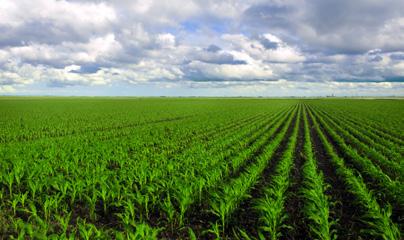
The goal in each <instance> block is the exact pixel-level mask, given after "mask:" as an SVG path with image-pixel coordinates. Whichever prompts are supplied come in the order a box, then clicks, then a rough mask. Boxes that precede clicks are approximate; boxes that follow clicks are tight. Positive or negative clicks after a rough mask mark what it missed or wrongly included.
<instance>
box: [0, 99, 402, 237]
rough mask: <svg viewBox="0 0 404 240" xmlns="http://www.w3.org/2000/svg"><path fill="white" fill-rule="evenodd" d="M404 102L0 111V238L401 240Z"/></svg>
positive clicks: (145, 104)
mask: <svg viewBox="0 0 404 240" xmlns="http://www.w3.org/2000/svg"><path fill="white" fill-rule="evenodd" d="M403 156H404V101H403V100H358V99H263V98H262V99H259V98H256V99H250V98H246V99H242V98H78V97H75V98H63V97H60V98H51V97H32V98H30V97H2V98H0V239H13V238H14V239H17V238H18V239H47V238H48V239H156V238H157V239H238V238H239V239H389V240H390V239H401V238H402V237H403V236H404V234H403V229H404V158H403Z"/></svg>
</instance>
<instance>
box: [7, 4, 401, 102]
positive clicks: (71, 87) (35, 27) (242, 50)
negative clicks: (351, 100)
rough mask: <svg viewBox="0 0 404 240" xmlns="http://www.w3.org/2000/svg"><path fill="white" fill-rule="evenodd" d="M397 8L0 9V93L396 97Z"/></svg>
mask: <svg viewBox="0 0 404 240" xmlns="http://www.w3.org/2000/svg"><path fill="white" fill-rule="evenodd" d="M402 9H404V1H402V0H386V1H378V0H357V1H350V0H340V1H330V0H311V1H308V0H294V1H290V0H284V1H279V0H267V1H262V0H251V1H250V0H244V1H242V0H227V1H213V0H204V1H201V0H190V1H179V0H167V1H158V0H134V1H129V0H127V1H100V0H94V1H90V0H71V1H67V0H59V1H56V0H31V1H28V0H19V1H12V0H3V1H2V3H1V4H0V31H1V33H2V34H1V35H0V94H1V95H10V94H11V95H63V96H65V95H108V96H114V95H125V96H128V95H134V96H161V95H166V96H187V95H190V96H324V95H330V94H334V95H337V96H338V95H339V96H350V95H352V96H359V95H371V96H390V95H400V96H403V95H404V41H403V39H404V11H402Z"/></svg>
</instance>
